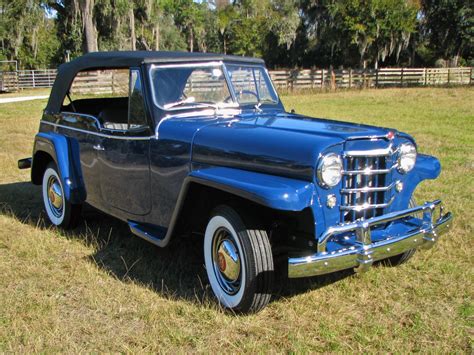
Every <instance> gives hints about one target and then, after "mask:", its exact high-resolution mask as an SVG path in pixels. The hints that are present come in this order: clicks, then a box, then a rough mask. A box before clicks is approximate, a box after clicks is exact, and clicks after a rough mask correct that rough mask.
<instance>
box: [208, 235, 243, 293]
mask: <svg viewBox="0 0 474 355" xmlns="http://www.w3.org/2000/svg"><path fill="white" fill-rule="evenodd" d="M212 260H213V261H214V272H215V274H216V277H217V281H218V282H219V285H220V286H221V287H222V289H223V290H224V291H225V292H226V293H228V294H230V295H233V294H236V293H237V292H238V291H239V289H240V284H241V277H240V274H241V264H240V255H239V250H238V248H237V246H236V244H235V241H234V238H233V237H232V234H231V233H230V232H229V231H228V230H227V229H225V228H220V229H218V230H217V231H216V232H215V233H214V237H213V241H212Z"/></svg>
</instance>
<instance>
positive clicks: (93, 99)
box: [61, 68, 147, 132]
mask: <svg viewBox="0 0 474 355" xmlns="http://www.w3.org/2000/svg"><path fill="white" fill-rule="evenodd" d="M61 111H62V112H74V113H79V114H86V115H90V116H94V117H95V118H97V119H98V121H99V122H100V124H101V126H102V128H104V129H107V130H111V131H122V132H123V131H127V130H129V129H140V128H143V127H145V126H147V123H146V115H145V109H144V101H143V90H142V84H141V80H140V72H139V70H138V69H128V68H127V69H98V70H88V71H84V72H80V73H78V74H77V75H76V77H75V78H74V80H73V82H72V84H71V87H70V89H69V92H68V95H66V97H65V98H64V102H63V105H62V107H61Z"/></svg>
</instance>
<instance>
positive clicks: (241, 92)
mask: <svg viewBox="0 0 474 355" xmlns="http://www.w3.org/2000/svg"><path fill="white" fill-rule="evenodd" d="M235 94H236V96H238V97H242V95H244V94H247V95H253V96H255V98H256V99H257V101H258V95H257V93H255V92H253V91H250V90H240V91H238V92H236V93H235ZM231 99H232V96H231V95H229V96H227V97H226V98H225V99H224V102H226V103H227V102H229V101H230V100H231Z"/></svg>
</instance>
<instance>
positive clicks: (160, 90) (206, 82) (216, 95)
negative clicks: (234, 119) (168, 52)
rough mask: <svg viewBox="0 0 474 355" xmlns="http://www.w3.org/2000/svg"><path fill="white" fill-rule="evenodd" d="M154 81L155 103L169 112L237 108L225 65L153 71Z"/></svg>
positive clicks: (153, 68)
mask: <svg viewBox="0 0 474 355" xmlns="http://www.w3.org/2000/svg"><path fill="white" fill-rule="evenodd" d="M151 79H152V83H153V94H154V98H155V102H156V104H157V105H158V106H159V107H161V108H164V109H166V110H169V109H173V108H175V109H177V108H190V107H200V106H203V107H207V106H216V107H225V106H235V104H234V102H233V99H232V95H231V94H230V91H229V88H228V86H227V82H226V80H225V76H224V71H223V67H222V65H215V66H202V67H199V66H197V67H168V66H166V67H152V69H151Z"/></svg>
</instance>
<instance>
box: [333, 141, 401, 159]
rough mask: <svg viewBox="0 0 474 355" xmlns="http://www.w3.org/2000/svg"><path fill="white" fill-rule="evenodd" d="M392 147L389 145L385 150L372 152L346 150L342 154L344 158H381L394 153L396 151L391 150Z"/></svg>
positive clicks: (373, 150)
mask: <svg viewBox="0 0 474 355" xmlns="http://www.w3.org/2000/svg"><path fill="white" fill-rule="evenodd" d="M392 149H393V145H392V144H390V145H389V146H388V147H387V148H381V149H372V150H348V151H344V152H342V155H343V156H344V157H382V156H389V155H393V154H394V153H396V151H397V150H392Z"/></svg>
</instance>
